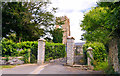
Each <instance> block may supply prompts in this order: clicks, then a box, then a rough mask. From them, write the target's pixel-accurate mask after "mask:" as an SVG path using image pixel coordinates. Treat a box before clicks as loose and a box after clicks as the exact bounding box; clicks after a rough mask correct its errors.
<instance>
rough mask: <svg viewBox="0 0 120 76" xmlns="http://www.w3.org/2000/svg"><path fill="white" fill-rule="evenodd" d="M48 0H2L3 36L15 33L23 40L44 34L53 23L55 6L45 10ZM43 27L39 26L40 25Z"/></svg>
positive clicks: (33, 38)
mask: <svg viewBox="0 0 120 76" xmlns="http://www.w3.org/2000/svg"><path fill="white" fill-rule="evenodd" d="M49 3H50V2H43V1H41V2H36V3H32V2H3V3H2V13H3V14H2V25H3V26H2V30H3V33H2V35H3V37H8V35H9V34H10V33H15V34H16V36H17V37H18V38H19V42H20V41H21V39H23V40H37V39H38V38H39V37H41V36H44V35H45V32H46V31H45V30H47V29H48V28H49V26H51V25H53V24H54V23H53V21H54V16H53V12H55V10H56V9H55V8H53V10H52V11H47V4H49ZM42 26H43V27H44V28H41V27H42Z"/></svg>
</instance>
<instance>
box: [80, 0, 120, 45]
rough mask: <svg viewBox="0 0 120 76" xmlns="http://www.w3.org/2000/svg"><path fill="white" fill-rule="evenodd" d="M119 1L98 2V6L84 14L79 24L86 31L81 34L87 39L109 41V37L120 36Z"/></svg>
mask: <svg viewBox="0 0 120 76" xmlns="http://www.w3.org/2000/svg"><path fill="white" fill-rule="evenodd" d="M119 3H120V1H119V2H99V3H98V6H97V7H95V8H93V9H92V10H90V11H89V12H87V13H86V14H85V15H84V20H83V21H82V24H81V25H80V26H81V27H82V30H84V31H86V32H85V33H84V34H83V36H84V39H86V40H87V41H99V42H102V43H104V44H106V43H109V40H110V39H111V37H118V38H119V37H120V33H119V32H120V25H119V24H120V13H119V12H120V7H119V6H120V5H119Z"/></svg>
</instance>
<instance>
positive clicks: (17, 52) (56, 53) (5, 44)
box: [2, 39, 66, 63]
mask: <svg viewBox="0 0 120 76" xmlns="http://www.w3.org/2000/svg"><path fill="white" fill-rule="evenodd" d="M28 49H30V51H31V52H30V60H31V61H30V62H31V63H35V62H37V50H38V41H25V42H21V43H15V42H13V41H11V40H7V39H3V40H2V56H3V57H5V56H23V57H24V59H23V60H24V61H25V63H28V57H29V54H28ZM65 55H66V52H65V45H64V44H62V43H49V42H46V46H45V60H47V61H48V60H50V59H56V58H61V57H64V56H65Z"/></svg>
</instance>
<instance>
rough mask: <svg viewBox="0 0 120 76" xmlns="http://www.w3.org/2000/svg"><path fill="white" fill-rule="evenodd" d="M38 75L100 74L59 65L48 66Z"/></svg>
mask: <svg viewBox="0 0 120 76" xmlns="http://www.w3.org/2000/svg"><path fill="white" fill-rule="evenodd" d="M39 74H101V72H98V71H90V70H89V71H87V70H80V68H75V67H70V66H63V65H61V64H49V65H47V66H45V67H44V69H42V70H41V71H40V72H39Z"/></svg>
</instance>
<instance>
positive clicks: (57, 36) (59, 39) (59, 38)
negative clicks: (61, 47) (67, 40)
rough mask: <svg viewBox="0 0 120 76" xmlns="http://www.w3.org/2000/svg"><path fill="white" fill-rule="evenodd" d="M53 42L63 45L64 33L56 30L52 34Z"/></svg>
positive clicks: (58, 29)
mask: <svg viewBox="0 0 120 76" xmlns="http://www.w3.org/2000/svg"><path fill="white" fill-rule="evenodd" d="M51 34H52V37H53V42H54V43H62V40H63V31H62V29H60V28H57V29H54V30H53V31H52V32H51Z"/></svg>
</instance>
